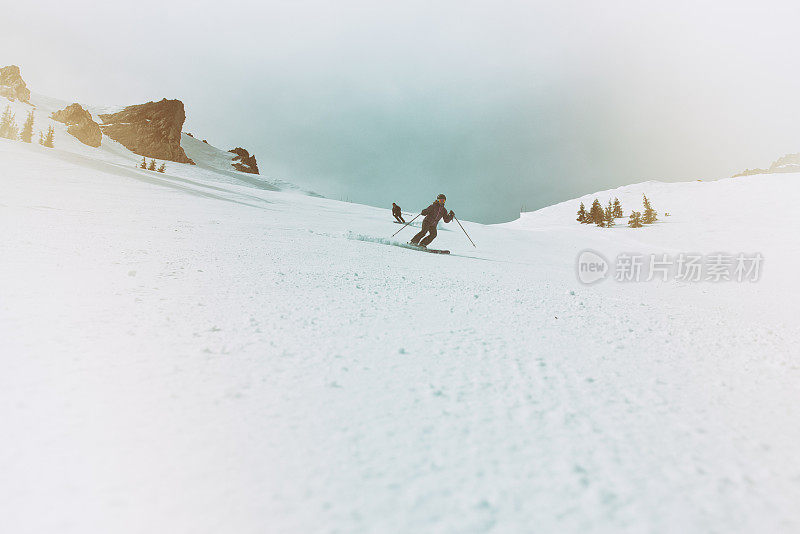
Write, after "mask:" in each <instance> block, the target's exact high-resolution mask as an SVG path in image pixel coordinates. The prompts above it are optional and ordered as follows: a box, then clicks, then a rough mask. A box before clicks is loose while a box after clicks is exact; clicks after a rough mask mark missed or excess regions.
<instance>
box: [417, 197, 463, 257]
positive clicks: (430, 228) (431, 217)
mask: <svg viewBox="0 0 800 534" xmlns="http://www.w3.org/2000/svg"><path fill="white" fill-rule="evenodd" d="M446 200H447V197H446V196H444V195H439V196H438V197H436V200H435V201H434V202H433V204H431V205H430V206H428V207H427V208H425V209H424V210H422V212H421V215H424V216H425V219H423V221H422V231H421V232H420V233H418V234H417V235H415V236H414V237H412V238H411V244H412V245H419V246H421V247H427V246H428V245H429V244H430V243H431V241H433V240H434V239H436V225H437V224H439V219H444V222H446V223H449V222H450V221H452V220H453V217H455V215H456V214H455V213H453V210H450V213H448V212H447V210H446V209H445V208H444V203H445V201H446ZM425 234H430V235H428V237H425ZM423 237H425V239H422V238H423ZM420 239H422V241H420Z"/></svg>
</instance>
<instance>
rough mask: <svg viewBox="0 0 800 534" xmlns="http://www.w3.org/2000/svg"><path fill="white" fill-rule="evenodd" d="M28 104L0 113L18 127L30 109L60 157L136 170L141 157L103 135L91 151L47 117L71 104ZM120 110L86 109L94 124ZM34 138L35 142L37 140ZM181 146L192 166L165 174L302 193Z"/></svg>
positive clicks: (194, 145)
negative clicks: (52, 138) (82, 158)
mask: <svg viewBox="0 0 800 534" xmlns="http://www.w3.org/2000/svg"><path fill="white" fill-rule="evenodd" d="M31 104H32V105H31ZM31 104H27V103H24V102H19V101H15V102H9V101H8V100H6V99H2V100H0V111H2V110H3V109H5V106H7V105H8V106H10V107H11V110H12V112H14V113H15V115H16V122H17V123H18V124H22V123H23V122H24V120H25V117H26V116H27V114H28V111H30V110H33V111H34V116H35V124H34V131H35V132H38V131H39V130H42V131H46V130H47V127H48V126H51V125H52V126H53V127H54V129H55V132H56V138H55V147H56V149H57V150H58V152H59V153H61V154H62V155H64V154H65V153H70V154H76V155H80V156H85V157H88V158H91V159H93V160H98V161H103V162H106V163H110V164H112V165H116V166H120V167H125V168H129V167H136V166H137V165H138V164H139V162H140V161H141V160H142V156H139V155H137V154H134V153H132V152H131V151H130V150H128V149H127V148H125V147H124V146H122V145H121V144H120V143H118V142H116V141H114V140H112V139H110V138H109V137H107V136H103V140H102V144H101V146H100V147H99V148H93V147H89V146H86V145H84V144H83V143H81V142H80V141H78V140H77V139H76V138H75V137H73V136H72V135H70V134H68V133H67V126H66V125H65V124H62V123H60V122H58V121H55V120H53V119H52V118H51V115H52V114H53V112H56V111H58V110H61V109H64V108H65V107H66V106H68V105H69V104H71V102H67V101H64V100H59V99H56V98H51V97H48V96H44V95H39V94H36V93H33V94H32V95H31ZM121 109H123V106H88V111H90V112H91V114H92V117H93V119H94V120H95V121H96V122H98V123H102V121H101V120H100V118H99V115H100V114H103V113H114V112H116V111H119V110H121ZM34 137H35V139H34V141H35V140H36V138H38V137H37V136H34ZM181 146H182V147H183V149H184V150H185V152H186V153H187V155H188V156H189V158H190V159H192V160H193V161H194V162H195V163H196V165H188V164H183V163H175V162H172V161H167V162H165V163H166V164H167V172H168V174H170V175H172V176H174V177H181V178H187V179H202V180H204V181H206V182H221V183H227V184H234V185H245V186H250V187H257V188H260V189H273V190H293V191H297V192H302V191H301V190H300V189H299V188H298V187H297V186H295V185H293V184H290V183H287V182H285V181H283V180H280V179H277V178H265V177H262V176H259V175H252V174H248V173H244V172H239V171H237V170H235V169H234V168H233V167H232V166H231V163H232V161H233V157H234V154H232V153H230V152H227V151H225V150H221V149H219V148H216V147H214V146H212V145H209V144H207V143H203V142H202V141H200V140H198V139H195V138H193V137H191V136H189V135H186V134H185V133H184V134H182V136H181ZM151 176H152V174H151Z"/></svg>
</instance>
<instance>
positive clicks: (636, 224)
mask: <svg viewBox="0 0 800 534" xmlns="http://www.w3.org/2000/svg"><path fill="white" fill-rule="evenodd" d="M642 199H643V200H642V203H643V204H644V213H642V212H639V211H634V212H633V213H631V218H630V220H629V221H628V226H630V227H631V228H641V227H642V226H644V225H645V224H653V223H654V222H656V221H657V220H658V212H657V211H656V210H654V209H653V206H651V205H650V200H649V199H648V198H647V195H645V194H642Z"/></svg>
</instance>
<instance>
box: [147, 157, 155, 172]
mask: <svg viewBox="0 0 800 534" xmlns="http://www.w3.org/2000/svg"><path fill="white" fill-rule="evenodd" d="M147 170H148V171H154V170H156V160H154V159H151V160H150V165H148V166H147Z"/></svg>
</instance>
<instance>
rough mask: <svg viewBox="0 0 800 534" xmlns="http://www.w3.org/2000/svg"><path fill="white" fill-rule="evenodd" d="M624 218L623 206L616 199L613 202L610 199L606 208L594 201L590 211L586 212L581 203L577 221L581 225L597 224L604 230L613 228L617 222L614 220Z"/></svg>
mask: <svg viewBox="0 0 800 534" xmlns="http://www.w3.org/2000/svg"><path fill="white" fill-rule="evenodd" d="M622 216H623V215H622V204H621V203H620V201H619V199H618V198H616V197H615V198H614V200H613V201H611V200H610V199H609V201H608V204H607V205H606V207H605V208H603V206H602V205H601V204H600V201H599V200H597V199H594V202H592V206H591V207H590V208H589V211H586V206H584V205H583V202H581V207H580V208H579V209H578V218H577V219H576V220H577V221H578V222H579V223H581V224H596V225H597V226H600V227H602V228H611V227H612V226H614V224H615V222H616V221H615V220H614V219H616V218H617V217H622Z"/></svg>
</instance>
